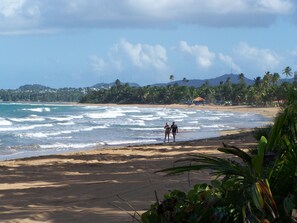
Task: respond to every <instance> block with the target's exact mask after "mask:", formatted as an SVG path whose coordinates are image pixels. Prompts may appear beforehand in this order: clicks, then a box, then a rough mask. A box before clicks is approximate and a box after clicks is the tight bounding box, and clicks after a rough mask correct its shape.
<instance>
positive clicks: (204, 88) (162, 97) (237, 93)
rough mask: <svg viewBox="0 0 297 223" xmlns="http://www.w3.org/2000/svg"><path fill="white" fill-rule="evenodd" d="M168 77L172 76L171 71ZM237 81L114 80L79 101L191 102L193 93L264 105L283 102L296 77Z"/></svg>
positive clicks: (216, 100)
mask: <svg viewBox="0 0 297 223" xmlns="http://www.w3.org/2000/svg"><path fill="white" fill-rule="evenodd" d="M288 68H289V67H287V68H286V69H285V70H284V74H286V76H292V72H291V69H288ZM169 79H170V80H173V79H174V76H173V75H170V78H169ZM238 79H239V80H238V83H236V84H234V83H232V82H231V78H230V77H228V78H227V79H226V80H225V81H221V82H220V84H219V85H217V86H210V85H209V83H208V81H206V82H205V83H204V84H203V85H201V86H200V87H192V86H188V85H187V83H188V80H187V79H186V78H184V79H183V83H184V84H183V86H181V85H178V84H177V83H175V84H168V85H167V86H150V85H148V86H144V87H131V86H129V84H123V83H122V82H121V81H120V80H116V81H115V84H114V85H113V86H112V87H110V88H108V89H98V90H95V91H91V92H90V93H88V94H86V95H85V96H84V97H82V99H81V100H80V102H81V103H117V104H132V103H136V104H173V103H192V102H193V99H194V98H196V97H198V96H199V97H202V98H204V99H205V100H206V103H214V104H228V105H229V104H230V105H231V104H232V105H256V106H266V105H272V104H274V103H282V101H283V100H284V99H285V97H286V94H287V92H288V91H289V90H290V89H291V88H292V87H294V86H295V87H297V80H296V77H295V79H294V82H292V83H290V82H282V83H281V84H279V80H280V75H279V74H278V73H270V72H266V73H265V74H264V76H263V77H257V78H255V79H254V83H253V84H252V85H247V84H246V83H245V77H244V74H242V73H241V74H239V75H238Z"/></svg>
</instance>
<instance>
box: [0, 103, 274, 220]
mask: <svg viewBox="0 0 297 223" xmlns="http://www.w3.org/2000/svg"><path fill="white" fill-rule="evenodd" d="M166 106H167V107H181V106H180V105H166ZM183 107H187V106H184V105H183ZM190 107H193V106H192V105H191V106H190ZM195 109H207V110H232V111H233V112H236V111H237V112H251V113H257V114H261V115H264V116H267V117H270V118H273V117H274V116H275V115H276V114H277V112H278V110H279V108H277V107H271V108H254V107H253V108H251V107H246V106H236V107H234V106H229V107H228V106H227V107H226V106H208V105H205V106H195ZM177 137H178V136H177ZM223 142H224V143H227V144H232V145H236V146H238V147H240V148H249V147H252V146H254V145H255V144H256V140H255V139H254V138H253V137H252V131H251V130H249V129H243V130H236V131H231V132H225V133H222V136H221V137H218V138H211V139H202V140H194V141H187V142H177V143H165V144H155V145H138V146H126V147H116V148H107V149H97V150H92V151H83V152H78V153H69V154H63V155H50V156H40V157H34V158H25V159H19V160H12V161H3V162H0V166H1V175H0V210H1V214H0V222H5V223H16V222H22V223H37V222H43V223H44V222H45V223H60V222H61V223H68V222H69V223H70V222H71V223H75V222H77V223H79V222H80V223H82V222H86V223H93V222H94V223H95V222H97V223H98V222H99V223H101V222H102V223H109V222H113V223H114V222H116V223H123V222H133V221H132V217H131V216H129V214H132V215H133V214H135V211H134V210H137V211H138V212H139V213H141V212H142V211H143V210H144V209H146V208H148V207H149V206H150V204H151V203H152V202H154V201H155V191H156V193H157V195H158V198H159V199H162V197H163V194H164V193H166V192H168V190H171V189H181V190H188V189H189V188H190V187H192V186H193V185H194V184H195V183H197V182H206V181H208V180H209V179H210V176H209V175H208V174H207V172H202V173H190V174H189V175H179V176H170V177H165V176H164V174H156V173H155V171H157V170H160V169H162V168H167V167H171V166H173V165H174V161H175V160H177V159H180V158H182V157H186V156H187V154H190V153H191V154H192V153H206V154H215V155H217V156H219V155H221V154H219V152H218V151H217V150H216V149H217V148H219V147H221V146H222V143H223ZM133 209H134V210H133ZM134 222H136V221H134Z"/></svg>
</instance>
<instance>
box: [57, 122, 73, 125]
mask: <svg viewBox="0 0 297 223" xmlns="http://www.w3.org/2000/svg"><path fill="white" fill-rule="evenodd" d="M57 124H58V125H75V123H74V122H59V123H57Z"/></svg>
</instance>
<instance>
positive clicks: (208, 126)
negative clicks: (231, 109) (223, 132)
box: [201, 124, 226, 128]
mask: <svg viewBox="0 0 297 223" xmlns="http://www.w3.org/2000/svg"><path fill="white" fill-rule="evenodd" d="M201 127H203V128H225V127H226V126H224V125H217V124H214V125H201Z"/></svg>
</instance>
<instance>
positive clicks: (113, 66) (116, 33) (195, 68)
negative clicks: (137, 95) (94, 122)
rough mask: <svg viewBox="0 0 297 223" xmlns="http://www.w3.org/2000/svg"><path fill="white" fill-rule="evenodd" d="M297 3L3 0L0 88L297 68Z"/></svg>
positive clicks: (265, 0)
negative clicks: (288, 67) (287, 67)
mask: <svg viewBox="0 0 297 223" xmlns="http://www.w3.org/2000/svg"><path fill="white" fill-rule="evenodd" d="M296 10H297V1H296V0H207V1H205V0H0V75H1V79H2V81H1V82H0V88H2V89H14V88H18V87H19V86H21V85H24V84H42V85H46V86H49V87H54V88H59V87H86V86H92V85H94V84H96V83H100V82H108V83H109V82H112V81H115V80H116V79H119V80H121V81H122V82H136V83H139V84H141V85H148V84H153V83H159V82H169V76H170V75H171V74H172V75H174V77H175V80H180V79H183V78H184V77H185V78H187V79H206V78H213V77H217V76H220V75H223V74H226V73H231V72H232V73H244V74H245V76H246V77H248V78H251V79H254V78H256V77H257V76H263V75H264V74H265V72H267V71H270V72H273V73H274V72H278V73H279V74H280V75H281V76H283V75H282V71H283V69H284V68H285V67H286V66H290V67H291V68H292V70H293V71H296V70H297V41H296V36H297V12H296Z"/></svg>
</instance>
